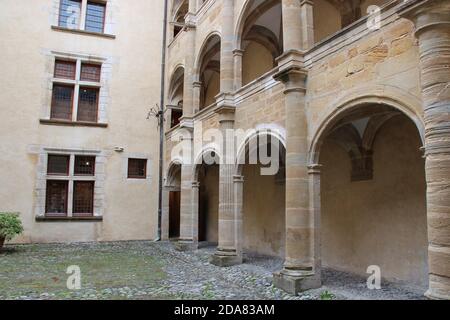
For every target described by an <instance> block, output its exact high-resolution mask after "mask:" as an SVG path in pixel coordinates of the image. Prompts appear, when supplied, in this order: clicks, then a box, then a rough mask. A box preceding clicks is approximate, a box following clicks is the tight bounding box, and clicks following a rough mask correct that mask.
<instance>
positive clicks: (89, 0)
mask: <svg viewBox="0 0 450 320" xmlns="http://www.w3.org/2000/svg"><path fill="white" fill-rule="evenodd" d="M89 3H92V4H97V5H102V6H103V7H104V10H105V11H104V13H103V20H102V32H98V31H91V30H86V20H87V13H88V5H89ZM106 6H107V1H99V0H97V1H94V0H87V1H86V6H85V7H86V12H85V14H84V28H83V30H84V31H86V32H93V33H100V34H105V28H106Z"/></svg>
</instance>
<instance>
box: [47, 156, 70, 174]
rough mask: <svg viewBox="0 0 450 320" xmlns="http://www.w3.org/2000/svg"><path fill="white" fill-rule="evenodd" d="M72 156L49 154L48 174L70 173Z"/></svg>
mask: <svg viewBox="0 0 450 320" xmlns="http://www.w3.org/2000/svg"><path fill="white" fill-rule="evenodd" d="M69 163H70V156H60V155H49V156H48V163H47V174H48V175H55V176H68V175H69Z"/></svg>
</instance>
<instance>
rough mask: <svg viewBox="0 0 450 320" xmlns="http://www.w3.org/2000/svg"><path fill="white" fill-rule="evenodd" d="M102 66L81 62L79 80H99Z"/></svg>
mask: <svg viewBox="0 0 450 320" xmlns="http://www.w3.org/2000/svg"><path fill="white" fill-rule="evenodd" d="M101 69H102V67H101V66H100V65H98V64H89V63H83V64H82V65H81V81H92V82H100V71H101Z"/></svg>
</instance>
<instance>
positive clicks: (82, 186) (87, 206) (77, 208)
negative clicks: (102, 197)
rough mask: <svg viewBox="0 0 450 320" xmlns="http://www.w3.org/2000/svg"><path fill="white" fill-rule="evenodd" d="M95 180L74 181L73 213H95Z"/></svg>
mask: <svg viewBox="0 0 450 320" xmlns="http://www.w3.org/2000/svg"><path fill="white" fill-rule="evenodd" d="M94 186H95V183H94V181H75V182H74V183H73V211H72V212H73V215H74V216H92V214H93V213H94Z"/></svg>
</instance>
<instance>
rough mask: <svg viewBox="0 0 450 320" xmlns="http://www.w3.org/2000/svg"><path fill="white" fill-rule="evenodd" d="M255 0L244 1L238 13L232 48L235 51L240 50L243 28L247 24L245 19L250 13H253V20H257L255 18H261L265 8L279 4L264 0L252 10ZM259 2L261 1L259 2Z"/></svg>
mask: <svg viewBox="0 0 450 320" xmlns="http://www.w3.org/2000/svg"><path fill="white" fill-rule="evenodd" d="M255 2H256V1H255V0H245V1H244V3H243V4H242V8H241V10H240V11H239V17H238V19H237V23H236V26H235V35H236V37H235V41H236V42H235V44H234V47H235V49H239V50H240V49H242V47H241V44H242V37H243V34H244V28H245V25H246V22H247V18H248V16H249V14H250V13H251V12H253V15H254V17H253V19H255V18H256V19H257V17H259V16H261V15H262V14H263V13H264V12H265V11H266V10H267V8H270V7H272V6H275V5H276V4H277V3H278V2H280V0H264V1H262V4H261V5H259V6H258V7H257V8H258V9H256V10H255V9H254V8H252V5H253V4H254V3H255ZM260 2H261V1H260Z"/></svg>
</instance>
